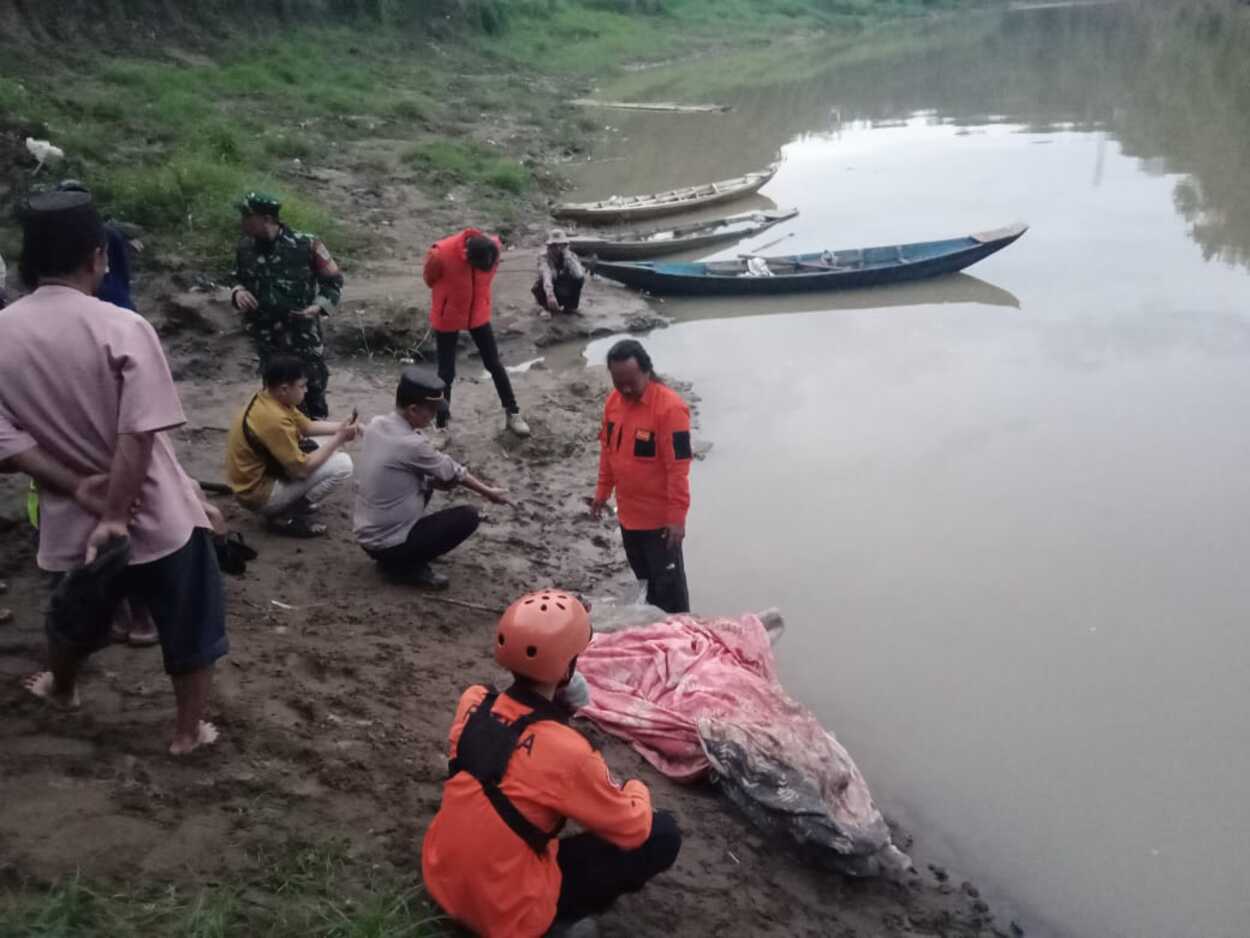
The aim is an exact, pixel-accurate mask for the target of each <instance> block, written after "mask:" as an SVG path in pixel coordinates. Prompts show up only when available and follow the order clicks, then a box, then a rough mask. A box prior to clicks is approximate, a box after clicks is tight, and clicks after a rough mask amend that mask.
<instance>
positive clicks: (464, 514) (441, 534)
mask: <svg viewBox="0 0 1250 938" xmlns="http://www.w3.org/2000/svg"><path fill="white" fill-rule="evenodd" d="M481 523H482V516H481V515H479V514H478V511H477V509H476V508H474V507H473V506H472V505H457V506H456V507H455V508H446V509H444V510H442V511H436V512H434V513H433V514H429V515H424V516H422V518H421V520H420V521H418V522H417V523H416V524H414V525H413V526H412V530H411V531H409V532H408V539H407V540H405V541H404V543H402V544H396V545H395V546H394V547H387V548H386V549H385V550H369V549H368V548H365V553H367V554H368V555H369V556H370V557H372V558H373V559H374V560H376V561H377V562H378V566H379V567H381V568H382V570H383V572H385V573H388V574H390V575H392V576H403V575H404V574H407V573H416V572H417V571H418V570H420V569H421V568H422V567H424V566H425V565H426V564H428V563H429V562H430V561H431V560H433V559H434V558H436V557H441V556H443V554H447V553H450V552H451V551H453V550H455V549H456V548H457V547H459V546H460V545H461V544H463V543H464V542H465V541H466V540H468V539H469V537H470V536H471V535H472V534H473V532H474V531H476V530H477V526H478V525H479V524H481Z"/></svg>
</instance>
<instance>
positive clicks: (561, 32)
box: [0, 0, 966, 269]
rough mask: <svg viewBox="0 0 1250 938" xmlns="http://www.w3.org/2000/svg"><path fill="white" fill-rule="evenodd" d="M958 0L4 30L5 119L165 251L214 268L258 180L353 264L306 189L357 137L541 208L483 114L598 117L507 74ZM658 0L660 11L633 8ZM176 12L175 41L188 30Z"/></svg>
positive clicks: (667, 54) (771, 0)
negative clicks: (68, 31) (27, 33)
mask: <svg viewBox="0 0 1250 938" xmlns="http://www.w3.org/2000/svg"><path fill="white" fill-rule="evenodd" d="M961 3H966V0H932V2H928V3H926V2H922V0H765V2H760V0H581V2H575V0H565V2H556V3H549V2H547V0H514V2H510V3H508V4H502V5H501V4H495V5H494V6H493V7H492V6H491V5H490V4H489V3H485V2H483V3H478V4H477V6H476V7H471V9H473V10H477V9H479V8H480V9H481V10H490V9H495V8H498V9H500V10H507V15H506V17H504V18H502V19H501V18H499V17H498V16H497V15H491V16H485V19H484V21H483V22H484V24H485V25H486V26H489V27H490V28H491V30H493V32H487V31H485V30H480V29H479V30H476V31H474V30H470V29H468V28H467V27H466V28H465V29H464V30H462V31H461V32H459V33H455V34H453V35H452V36H451V41H444V42H438V43H435V42H432V41H431V39H430V36H429V34H428V33H427V32H426V31H425V30H424V29H422V28H421V27H420V26H419V25H417V24H414V23H411V22H404V23H403V24H402V25H393V26H387V27H385V28H379V27H378V24H377V22H376V21H375V20H371V19H358V20H355V21H349V22H346V23H343V24H341V25H338V26H292V25H290V23H289V22H288V23H285V24H283V25H282V27H281V29H263V28H259V29H256V30H255V34H259V35H260V36H263V37H266V38H261V39H254V38H248V37H247V36H246V35H245V34H241V33H237V32H236V33H233V34H232V33H229V32H227V33H225V34H222V33H220V32H219V31H213V32H212V33H211V34H212V35H215V36H216V38H215V39H207V40H205V39H203V38H202V37H201V43H202V44H205V43H206V44H207V45H206V46H205V47H204V48H202V49H200V50H199V52H198V53H197V54H196V55H194V56H187V55H185V54H176V53H171V52H170V51H169V50H168V49H167V48H163V47H162V43H161V42H156V43H152V44H150V45H146V46H143V47H141V51H139V50H136V52H134V53H128V52H126V51H119V48H118V45H117V44H116V43H115V42H113V41H108V42H106V43H105V47H106V48H108V50H109V51H108V53H107V54H103V53H97V52H95V51H93V45H94V44H93V43H91V42H84V43H81V44H74V43H63V44H62V45H61V46H60V47H59V49H58V51H57V54H56V55H49V54H47V50H46V48H43V47H40V46H38V45H36V44H30V43H26V44H23V43H17V42H14V41H13V40H8V41H7V42H6V41H5V40H4V39H3V38H0V131H3V130H4V127H5V125H6V124H7V125H9V127H10V129H11V141H20V139H21V137H23V136H25V135H26V134H27V133H30V134H33V135H35V136H38V137H47V138H48V139H50V140H51V141H52V142H53V143H55V144H56V145H58V146H60V147H62V148H63V149H64V150H65V151H66V154H67V160H66V162H65V164H64V165H62V166H61V167H58V168H57V169H56V170H55V171H54V172H55V173H56V174H57V175H60V176H69V175H72V176H77V177H80V178H83V179H84V180H86V181H87V182H88V183H89V184H90V185H91V186H92V188H93V189H94V190H95V192H96V195H97V197H98V199H99V200H100V202H101V203H102V204H103V206H104V207H105V209H106V210H107V211H108V212H109V213H110V214H111V215H113V216H114V217H116V218H118V219H121V220H124V221H128V222H132V223H135V224H138V225H141V226H143V227H144V228H145V229H147V230H148V231H149V232H151V233H153V234H155V235H158V236H159V237H158V238H157V239H156V243H157V244H158V246H159V249H160V254H161V255H162V256H163V257H164V259H165V261H166V263H167V266H170V267H176V268H179V267H186V266H207V267H209V268H210V269H220V268H221V266H222V265H223V264H224V262H225V260H224V259H226V258H228V257H229V255H230V247H231V244H232V243H233V239H234V237H235V230H236V225H235V217H236V216H235V212H234V209H233V204H234V202H235V200H237V198H238V196H239V195H240V194H241V193H243V192H244V191H246V190H249V189H269V190H275V191H277V192H278V193H279V194H280V195H282V196H283V198H284V200H285V202H286V204H287V205H288V211H287V214H288V217H289V218H290V220H291V221H292V222H293V224H295V225H296V227H303V228H309V229H312V230H316V231H318V232H319V233H322V234H323V235H325V236H326V237H328V238H330V239H331V240H332V241H333V242H334V243H335V244H336V247H337V251H338V253H339V254H340V255H342V256H343V259H344V260H345V263H346V264H347V265H348V266H349V267H350V265H351V262H352V258H353V255H358V254H360V253H363V252H364V251H365V250H367V243H366V240H365V239H366V235H365V234H364V233H363V232H361V231H358V230H356V229H354V228H353V226H352V225H351V224H350V222H343V221H341V220H339V219H336V218H334V217H331V215H330V214H329V213H327V211H326V210H325V209H324V207H323V206H320V205H318V204H317V202H316V201H315V200H314V199H313V198H310V197H308V196H307V194H306V192H305V190H304V188H303V187H302V186H301V184H300V178H299V173H300V166H301V164H312V165H338V166H341V165H342V162H343V160H342V154H343V151H344V148H345V147H346V146H347V145H349V144H350V142H351V141H353V140H355V139H361V138H366V137H372V136H387V137H394V138H399V139H402V140H408V141H409V142H410V144H411V145H410V146H409V147H408V148H407V149H406V150H405V151H404V153H403V154H402V156H403V159H402V164H401V165H402V168H403V171H405V172H408V173H410V174H411V175H413V176H414V177H416V178H417V179H420V180H425V181H427V182H429V183H430V184H431V185H433V186H436V187H443V188H446V187H448V186H453V185H461V186H468V187H470V188H471V189H472V190H474V192H475V194H476V197H477V198H478V200H479V201H482V202H485V203H486V204H487V206H488V207H493V208H500V209H501V208H502V207H503V206H504V205H505V204H509V203H510V204H511V209H512V210H513V211H515V209H516V207H517V204H518V203H519V204H520V205H522V206H524V205H526V204H529V206H530V207H531V208H533V209H536V210H539V211H541V205H542V198H541V196H542V192H541V191H538V189H539V187H536V186H535V185H534V178H533V177H534V173H533V172H532V171H531V167H532V165H533V162H534V161H533V160H530V161H529V162H530V164H531V165H530V166H526V165H522V163H521V162H520V161H518V160H517V159H516V158H515V156H514V155H510V154H507V153H504V152H502V151H500V150H499V149H498V148H497V147H493V146H492V145H490V144H488V143H484V142H482V141H478V140H474V139H472V138H471V132H472V129H473V127H472V123H473V120H474V118H475V117H476V116H477V115H478V114H479V113H480V112H483V111H487V112H489V111H502V110H504V109H506V110H507V111H508V112H509V113H510V114H511V115H512V116H514V117H516V118H519V119H521V120H528V121H530V122H535V123H540V124H551V123H552V122H553V121H560V122H562V123H563V126H562V127H560V129H559V136H560V138H561V139H564V140H571V139H575V138H576V137H577V136H578V135H579V133H584V132H585V131H586V130H587V129H589V127H590V126H591V125H592V124H593V122H592V121H587V120H585V119H584V118H582V119H581V120H579V119H578V116H577V115H568V114H565V115H563V117H561V116H560V115H559V109H558V107H557V101H558V95H556V94H554V93H539V94H533V95H531V94H524V93H520V94H509V93H508V89H507V88H506V87H505V86H504V84H503V83H502V82H501V81H500V79H499V78H497V77H494V76H498V75H499V74H500V73H505V74H506V73H515V72H517V70H521V71H523V72H527V73H531V74H532V73H534V72H538V73H546V74H548V75H558V76H565V77H568V76H586V75H590V74H602V73H604V72H605V71H609V70H611V69H612V68H613V67H614V66H616V65H618V64H619V63H622V62H625V61H630V60H649V61H655V60H660V59H665V58H672V57H675V56H678V55H680V54H684V53H688V52H690V51H692V50H695V49H698V48H706V47H709V46H714V45H716V46H720V45H725V44H735V45H741V44H745V43H759V44H763V43H764V42H765V41H766V40H765V38H764V37H776V36H783V35H792V34H795V33H813V32H816V31H822V32H824V31H828V30H830V29H833V30H836V31H838V32H843V33H846V34H848V35H853V34H855V33H857V32H858V31H859V30H861V29H862V28H863V26H864V24H865V23H866V22H875V21H881V20H884V19H892V18H895V17H897V16H900V15H904V14H911V13H915V12H917V11H926V10H930V9H933V8H942V7H949V6H953V5H958V4H961ZM400 6H402V4H401V5H400ZM657 7H659V8H662V9H663V12H662V13H646V12H642V13H639V12H637V11H638V10H644V11H645V10H651V9H655V8H657ZM622 11H632V12H622ZM475 15H477V14H475ZM481 19H482V17H479V20H481ZM479 25H481V24H479ZM183 27H184V28H183V30H182V31H180V32H179V33H178V34H177V36H176V37H175V38H173V39H171V40H169V41H170V42H174V43H176V42H177V41H178V39H179V38H180V37H182V36H185V35H186V29H185V24H183ZM206 32H208V31H206ZM271 37H280V38H271ZM444 38H446V37H444ZM121 49H122V50H124V49H125V44H124V43H123V44H122V45H121ZM153 51H155V55H153ZM522 87H523V86H522ZM18 156H19V158H20V159H21V166H20V168H17V167H14V168H13V169H9V168H5V169H0V173H4V172H11V173H14V176H13V185H12V191H11V192H10V198H9V199H8V200H7V201H9V202H14V201H16V200H17V199H20V197H21V196H22V195H23V193H24V192H25V191H28V190H29V189H30V188H31V187H32V186H36V185H39V184H46V182H45V180H47V179H48V178H49V177H50V176H51V174H48V176H44V177H43V178H42V179H35V178H32V177H31V176H30V170H31V169H32V168H33V163H32V161H30V160H29V159H27V158H26V157H25V154H24V153H22V152H20V150H19V152H18ZM296 160H298V161H300V163H299V164H297V163H296V162H295V161H296ZM388 168H389V167H386V166H385V165H383V166H377V167H375V169H377V170H386V169H388ZM0 183H2V180H0ZM4 188H5V187H4V186H3V185H2V184H0V251H2V252H3V253H4V254H5V255H6V256H9V257H12V256H14V255H15V254H16V253H17V232H16V230H15V228H14V227H13V225H12V223H11V222H10V221H9V219H8V217H7V216H8V215H9V209H10V208H11V205H7V204H3V203H5V202H6V199H5V198H4ZM6 224H7V227H5V225H6ZM149 262H150V261H149Z"/></svg>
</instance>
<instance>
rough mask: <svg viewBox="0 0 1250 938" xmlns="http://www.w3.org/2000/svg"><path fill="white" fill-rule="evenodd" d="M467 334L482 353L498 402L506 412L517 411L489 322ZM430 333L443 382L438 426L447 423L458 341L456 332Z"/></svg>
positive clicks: (510, 385) (506, 370)
mask: <svg viewBox="0 0 1250 938" xmlns="http://www.w3.org/2000/svg"><path fill="white" fill-rule="evenodd" d="M469 335H471V336H473V343H474V344H475V345H476V346H477V350H478V352H480V353H481V355H482V364H483V365H485V366H486V370H487V371H489V372H490V376H491V379H492V380H493V381H494V382H495V391H496V392H497V393H498V394H499V403H501V404H503V409H504V410H505V411H507V412H508V413H510V414H515V413H517V412H518V411H519V410H520V408H518V407H517V405H516V395H514V394H513V393H512V382H511V380H509V378H508V369H506V368H504V366H503V362H501V361H500V360H499V346H497V345H496V344H495V330H494V329H492V328H491V327H490V323H487V324H486V325H484V326H478V327H477V328H476V329H470V330H469ZM434 336H435V340H436V341H437V342H438V376H439V377H440V378H442V379H443V381H444V383H445V384H446V385H447V401H446V403H445V405H444V407H443V409H442V410H441V411H440V412H439V415H438V425H439V426H440V427H442V426H445V425H446V424H447V416H446V415H447V414H448V413H449V412H450V405H451V384H452V382H453V381H455V380H456V345H457V343H458V342H459V341H460V333H459V332H436V333H434Z"/></svg>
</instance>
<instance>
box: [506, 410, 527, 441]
mask: <svg viewBox="0 0 1250 938" xmlns="http://www.w3.org/2000/svg"><path fill="white" fill-rule="evenodd" d="M508 429H509V430H511V431H512V432H513V433H515V434H516V435H517V436H529V435H530V425H529V424H528V423H526V422H525V418H524V417H522V416H521V415H520V414H508Z"/></svg>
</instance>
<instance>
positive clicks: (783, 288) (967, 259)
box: [594, 225, 1029, 296]
mask: <svg viewBox="0 0 1250 938" xmlns="http://www.w3.org/2000/svg"><path fill="white" fill-rule="evenodd" d="M1028 230H1029V226H1028V225H1012V226H1010V227H1008V228H1000V229H998V230H997V231H985V232H981V233H980V234H974V235H969V236H967V237H966V238H952V239H949V240H946V241H919V242H916V243H914V244H894V245H889V246H886V247H872V248H855V249H853V250H848V251H821V252H820V253H817V254H793V255H789V256H786V257H763V258H752V257H750V256H745V255H744V256H742V257H739V258H738V259H737V260H733V261H712V262H709V263H678V262H664V261H642V262H638V263H632V264H630V263H622V262H607V263H599V264H595V265H594V272H595V273H596V274H599V275H601V276H604V277H608V278H609V279H611V280H616V281H618V282H620V283H623V284H625V285H626V286H630V287H635V288H637V289H639V290H646V291H647V292H649V293H655V294H660V295H669V296H680V295H685V296H727V295H731V294H751V295H757V296H758V295H761V294H772V293H791V292H798V291H803V290H845V289H851V288H855V287H872V286H878V285H880V284H885V283H901V282H903V281H907V280H921V279H924V278H925V277H938V276H941V275H942V274H953V273H955V272H956V271H958V270H963V269H964V268H965V267H968V266H970V265H971V264H975V263H976V262H977V261H979V260H982V259H983V258H986V257H989V256H990V255H991V254H993V253H995V252H996V251H1001V250H1002V249H1003V248H1005V247H1007V245H1009V244H1011V243H1012V242H1014V241H1016V240H1017V239H1018V238H1019V237H1020V236H1021V235H1022V234H1024V233H1025V232H1026V231H1028ZM748 265H750V266H748ZM761 265H763V266H764V267H766V269H767V271H768V274H761V275H756V274H754V273H752V272H751V267H755V268H757V269H758V268H760V266H761Z"/></svg>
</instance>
